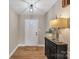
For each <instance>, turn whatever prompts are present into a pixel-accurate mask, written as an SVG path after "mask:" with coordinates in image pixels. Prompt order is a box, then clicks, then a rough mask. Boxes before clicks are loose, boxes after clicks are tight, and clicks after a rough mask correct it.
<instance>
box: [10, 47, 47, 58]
mask: <svg viewBox="0 0 79 59" xmlns="http://www.w3.org/2000/svg"><path fill="white" fill-rule="evenodd" d="M10 59H47V58H46V56H45V54H44V47H38V46H24V47H19V48H18V49H17V50H16V52H15V53H14V54H13V55H12V57H11V58H10Z"/></svg>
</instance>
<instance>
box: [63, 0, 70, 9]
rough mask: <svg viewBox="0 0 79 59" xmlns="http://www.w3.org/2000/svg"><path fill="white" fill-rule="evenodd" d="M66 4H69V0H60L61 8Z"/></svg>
mask: <svg viewBox="0 0 79 59" xmlns="http://www.w3.org/2000/svg"><path fill="white" fill-rule="evenodd" d="M68 5H70V0H62V7H63V8H64V7H66V6H68Z"/></svg>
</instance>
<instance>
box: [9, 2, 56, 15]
mask: <svg viewBox="0 0 79 59" xmlns="http://www.w3.org/2000/svg"><path fill="white" fill-rule="evenodd" d="M24 1H26V2H27V3H26V2H24ZM24 1H23V0H10V7H12V8H13V9H14V10H15V11H16V12H17V13H18V14H22V15H27V14H28V13H29V5H30V4H33V5H34V7H33V14H36V15H42V14H45V13H46V12H47V11H48V10H49V9H50V8H51V7H52V6H53V5H54V4H55V2H56V1H57V0H40V1H38V0H24ZM36 1H38V2H37V3H35V2H36Z"/></svg>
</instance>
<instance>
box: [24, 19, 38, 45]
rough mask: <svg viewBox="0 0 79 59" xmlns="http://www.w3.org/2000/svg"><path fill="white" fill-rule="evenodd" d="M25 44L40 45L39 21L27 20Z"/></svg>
mask: <svg viewBox="0 0 79 59" xmlns="http://www.w3.org/2000/svg"><path fill="white" fill-rule="evenodd" d="M25 44H26V45H37V44H38V20H25Z"/></svg>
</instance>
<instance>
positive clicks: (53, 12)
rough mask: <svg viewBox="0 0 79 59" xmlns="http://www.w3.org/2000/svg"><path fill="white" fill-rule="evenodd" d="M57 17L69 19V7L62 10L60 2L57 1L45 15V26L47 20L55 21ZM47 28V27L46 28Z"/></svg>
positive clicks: (59, 0) (60, 0)
mask: <svg viewBox="0 0 79 59" xmlns="http://www.w3.org/2000/svg"><path fill="white" fill-rule="evenodd" d="M56 17H57V18H59V17H65V18H69V17H70V6H67V7H65V8H62V0H57V2H56V3H55V4H54V5H53V7H52V8H51V9H50V10H49V11H48V13H47V24H48V22H49V20H52V19H56ZM47 27H48V26H47Z"/></svg>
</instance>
